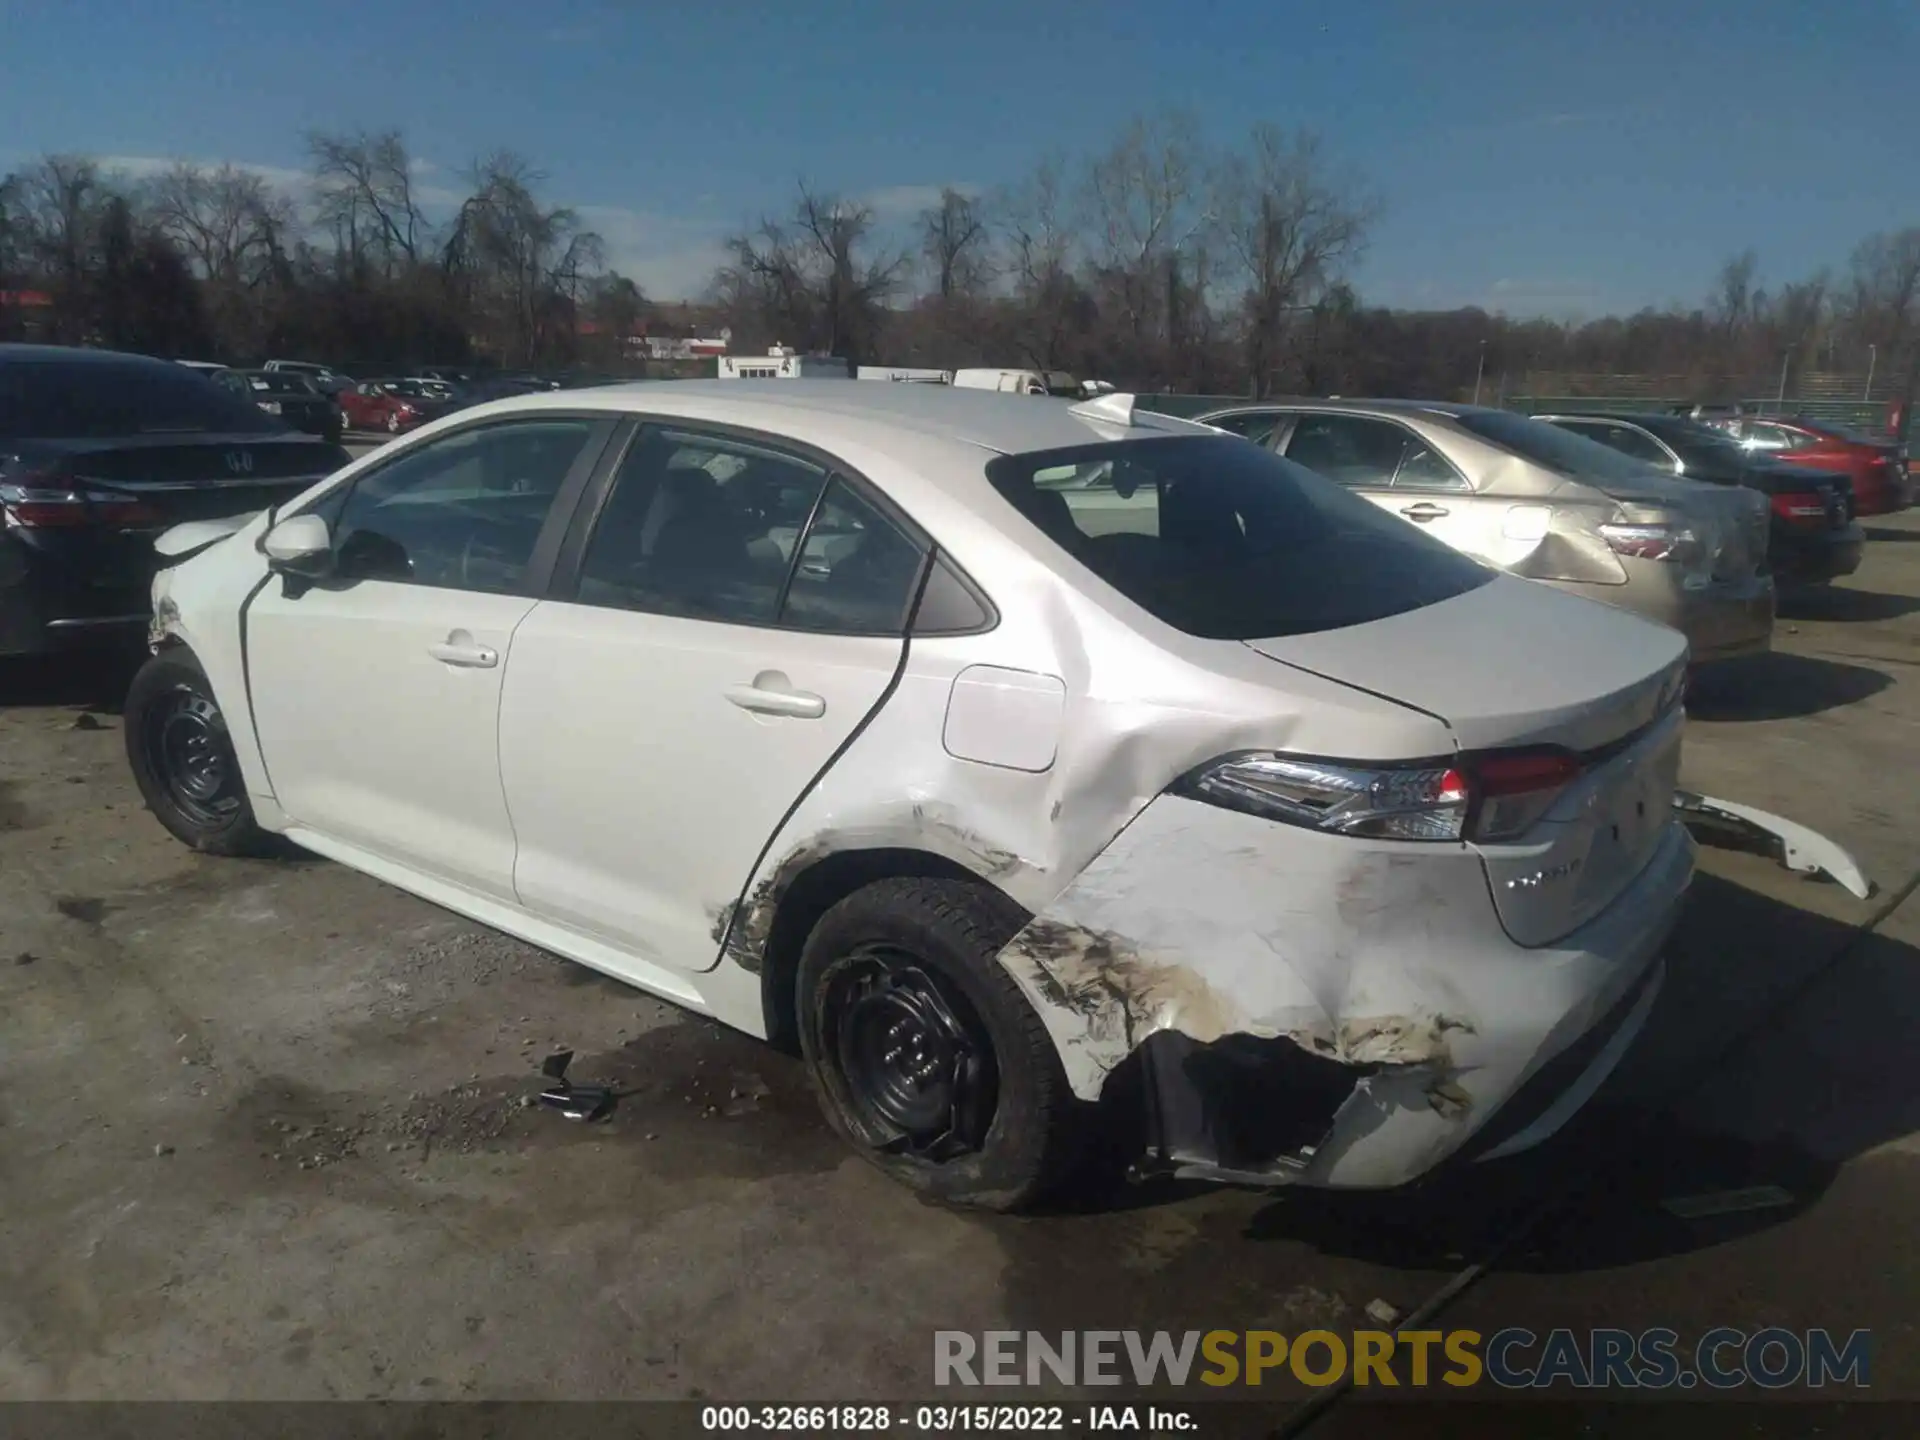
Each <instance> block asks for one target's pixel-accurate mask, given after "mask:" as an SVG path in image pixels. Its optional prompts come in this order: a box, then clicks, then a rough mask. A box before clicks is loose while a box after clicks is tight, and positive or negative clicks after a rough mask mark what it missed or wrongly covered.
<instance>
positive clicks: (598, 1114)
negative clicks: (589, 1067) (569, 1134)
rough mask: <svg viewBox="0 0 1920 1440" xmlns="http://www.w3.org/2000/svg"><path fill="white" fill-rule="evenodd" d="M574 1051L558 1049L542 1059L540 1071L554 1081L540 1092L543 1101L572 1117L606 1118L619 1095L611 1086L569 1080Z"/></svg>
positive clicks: (576, 1118)
mask: <svg viewBox="0 0 1920 1440" xmlns="http://www.w3.org/2000/svg"><path fill="white" fill-rule="evenodd" d="M571 1064H573V1051H571V1050H556V1051H554V1052H553V1054H551V1055H549V1056H547V1058H546V1059H545V1060H543V1061H541V1062H540V1073H541V1074H542V1075H544V1076H546V1077H547V1079H548V1080H550V1081H552V1082H553V1083H552V1084H550V1085H548V1086H547V1088H546V1089H545V1090H543V1091H541V1092H540V1103H541V1104H542V1105H545V1106H546V1107H547V1108H548V1109H549V1110H558V1111H559V1112H560V1113H561V1114H562V1115H564V1116H566V1117H567V1119H569V1120H587V1121H592V1120H604V1119H606V1118H607V1116H609V1115H611V1114H612V1113H613V1107H614V1102H615V1100H616V1099H617V1098H618V1097H617V1096H616V1095H615V1093H614V1089H613V1087H612V1086H611V1085H575V1084H574V1083H573V1082H572V1081H570V1080H569V1079H567V1067H568V1066H569V1065H571Z"/></svg>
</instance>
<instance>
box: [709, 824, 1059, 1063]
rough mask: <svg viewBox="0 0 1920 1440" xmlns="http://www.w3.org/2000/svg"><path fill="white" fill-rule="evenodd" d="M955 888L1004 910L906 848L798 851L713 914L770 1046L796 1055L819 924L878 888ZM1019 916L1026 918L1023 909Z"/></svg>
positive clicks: (962, 869)
mask: <svg viewBox="0 0 1920 1440" xmlns="http://www.w3.org/2000/svg"><path fill="white" fill-rule="evenodd" d="M893 879H925V880H960V881H967V882H971V883H973V884H977V885H981V886H985V887H988V888H990V889H992V890H994V891H995V892H996V893H997V894H999V895H1000V896H1001V897H1002V898H1003V899H1005V900H1006V901H1007V903H1008V904H1009V905H1012V904H1014V903H1015V902H1014V901H1012V900H1011V899H1010V898H1009V897H1007V896H1006V892H1005V891H1004V890H1002V889H1001V888H1000V887H999V886H997V885H995V884H994V882H993V881H992V880H991V879H990V878H988V877H987V876H984V875H981V874H980V873H979V872H977V871H974V870H970V869H968V868H967V867H966V866H965V865H962V864H961V863H960V862H959V861H957V860H954V859H952V858H950V857H949V856H946V855H939V854H936V853H934V852H933V851H930V850H916V849H914V848H912V847H910V846H877V847H868V848H859V849H846V850H822V849H821V848H819V847H817V846H802V847H800V848H799V849H797V850H795V851H794V852H793V853H792V854H791V855H789V856H788V857H787V858H786V859H785V860H783V861H782V862H781V863H780V864H779V865H778V866H776V867H775V868H774V870H773V872H772V873H771V874H770V875H768V876H767V877H766V878H765V879H763V880H761V881H760V882H759V883H758V884H756V885H755V886H754V887H753V888H752V890H751V891H750V892H749V893H748V895H747V896H746V898H745V899H744V900H742V901H738V902H729V903H727V904H724V905H718V906H715V907H713V915H714V929H713V935H714V940H715V942H716V943H717V944H718V945H719V946H720V950H721V958H722V960H723V962H724V961H731V962H732V963H733V964H735V965H738V966H739V967H740V968H741V969H743V970H747V971H749V972H752V973H754V974H757V975H758V976H759V977H760V1003H761V1008H762V1012H763V1014H764V1018H765V1023H766V1033H767V1039H768V1041H769V1042H770V1043H771V1044H774V1045H776V1046H778V1047H779V1048H780V1049H782V1050H785V1051H788V1052H789V1053H795V1054H797V1053H798V1050H799V1043H800V1032H799V1024H798V1013H797V1004H798V997H797V995H796V992H795V979H796V977H797V975H798V973H799V968H800V954H801V951H802V950H804V949H805V947H806V943H807V937H808V936H809V935H811V934H812V933H813V929H814V926H815V925H817V924H818V923H819V922H820V918H821V917H822V916H823V915H825V914H826V913H827V911H829V910H831V909H832V908H833V907H834V906H835V905H837V904H838V903H839V902H840V901H842V900H844V899H846V898H847V896H849V895H851V894H853V893H854V892H855V891H857V890H860V889H862V888H864V887H865V886H868V885H871V884H873V883H874V882H875V881H877V880H893ZM1020 913H1021V914H1022V915H1025V914H1026V913H1027V912H1026V911H1025V909H1024V908H1021V911H1020Z"/></svg>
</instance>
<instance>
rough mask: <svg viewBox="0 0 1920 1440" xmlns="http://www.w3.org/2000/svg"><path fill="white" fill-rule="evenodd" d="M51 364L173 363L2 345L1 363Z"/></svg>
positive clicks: (77, 349)
mask: <svg viewBox="0 0 1920 1440" xmlns="http://www.w3.org/2000/svg"><path fill="white" fill-rule="evenodd" d="M4 361H13V362H16V363H25V364H48V363H52V362H56V361H65V362H67V363H68V364H73V365H109V364H117V365H129V364H132V365H168V366H171V365H172V364H173V362H172V361H171V360H156V359H155V358H154V357H153V356H151V355H135V354H133V353H132V352H130V351H126V350H91V349H86V348H84V347H82V346H79V345H22V344H17V343H12V342H9V343H7V344H0V362H4Z"/></svg>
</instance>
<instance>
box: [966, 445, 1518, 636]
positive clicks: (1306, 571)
mask: <svg viewBox="0 0 1920 1440" xmlns="http://www.w3.org/2000/svg"><path fill="white" fill-rule="evenodd" d="M1343 418H1344V417H1343ZM1063 473H1064V474H1072V475H1079V476H1087V475H1099V476H1100V477H1101V479H1100V481H1099V483H1094V484H1082V485H1066V486H1063V485H1059V484H1051V485H1050V484H1044V483H1041V477H1042V476H1055V475H1060V474H1063ZM987 477H988V479H989V480H991V481H992V483H993V486H994V488H995V489H996V490H997V491H998V492H999V493H1000V495H1001V496H1002V497H1003V498H1005V499H1006V500H1007V501H1008V503H1009V504H1011V505H1012V506H1013V507H1014V509H1016V510H1018V511H1019V512H1020V513H1021V514H1022V515H1024V516H1026V517H1027V519H1028V520H1029V521H1030V522H1032V524H1033V525H1034V526H1035V527H1036V528H1037V529H1039V530H1040V531H1042V532H1043V533H1044V534H1046V535H1047V536H1048V537H1049V538H1050V539H1051V540H1053V541H1054V543H1055V544H1057V545H1058V546H1059V547H1060V548H1061V549H1063V550H1065V551H1066V552H1067V553H1068V554H1069V555H1071V556H1073V557H1074V558H1075V559H1076V560H1078V561H1079V562H1080V563H1081V564H1082V565H1084V566H1085V567H1086V568H1087V569H1089V570H1091V571H1092V572H1093V573H1094V574H1095V575H1097V576H1098V577H1100V579H1102V580H1104V581H1105V582H1106V583H1107V584H1109V585H1111V586H1112V587H1113V588H1114V589H1116V590H1118V591H1119V592H1120V593H1121V594H1122V595H1124V596H1126V597H1127V598H1128V599H1129V600H1131V601H1133V602H1134V603H1135V604H1137V605H1139V606H1140V607H1141V608H1142V609H1144V610H1146V611H1147V612H1148V613H1150V614H1152V615H1154V616H1155V617H1157V618H1158V619H1160V620H1162V621H1164V622H1165V623H1167V624H1169V625H1172V626H1173V627H1175V628H1176V629H1179V630H1182V631H1185V632H1186V633H1187V634H1189V635H1197V636H1202V637H1205V638H1209V639H1220V640H1257V639H1268V638H1274V637H1278V636H1283V635H1304V634H1311V633H1314V632H1317V631H1322V630H1335V629H1339V628H1341V627H1343V626H1348V625H1362V624H1366V623H1368V622H1369V621H1373V620H1380V619H1384V618H1386V617H1388V616H1391V615H1398V614H1401V613H1403V612H1405V611H1408V610H1417V609H1420V608H1421V607H1423V606H1427V605H1434V604H1438V603H1439V602H1440V601H1443V600H1449V599H1451V598H1453V597H1454V596H1456V595H1460V594H1464V593H1465V592H1466V591H1469V590H1473V589H1476V588H1478V587H1479V586H1481V585H1484V584H1486V583H1487V582H1488V581H1489V580H1491V579H1492V578H1493V576H1494V574H1495V572H1494V571H1493V570H1491V569H1489V568H1487V567H1485V566H1482V565H1480V564H1479V563H1477V562H1476V561H1473V560H1471V559H1469V558H1468V557H1467V556H1465V555H1462V554H1460V553H1459V552H1458V551H1456V550H1454V549H1452V548H1450V547H1449V546H1447V545H1445V544H1444V543H1442V542H1441V541H1439V540H1436V539H1434V538H1432V537H1431V536H1428V535H1426V534H1423V533H1422V532H1421V531H1420V530H1418V529H1416V528H1415V527H1414V526H1411V525H1409V524H1407V523H1406V522H1405V521H1403V520H1400V519H1398V518H1396V517H1394V516H1392V515H1388V514H1386V513H1385V512H1383V511H1381V510H1380V509H1378V508H1377V507H1375V506H1374V505H1371V504H1369V503H1368V502H1367V501H1365V500H1363V499H1361V498H1359V497H1358V496H1355V495H1350V494H1348V493H1347V492H1346V491H1344V490H1343V489H1341V487H1340V486H1338V485H1336V484H1334V483H1332V482H1330V481H1328V480H1327V479H1325V478H1323V477H1322V476H1319V475H1316V474H1314V473H1313V472H1311V471H1309V470H1306V469H1304V468H1303V467H1301V466H1300V465H1297V464H1294V463H1292V462H1290V461H1288V460H1283V459H1281V458H1280V457H1279V456H1277V455H1275V454H1273V453H1272V452H1270V451H1264V450H1259V449H1256V448H1255V447H1253V446H1251V445H1246V444H1243V443H1241V442H1240V441H1239V440H1237V439H1234V438H1231V437H1228V436H1224V435H1222V436H1178V437H1166V438H1153V439H1146V440H1128V441H1120V442H1117V443H1108V444H1104V445H1089V446H1082V447H1076V448H1074V449H1072V450H1066V451H1057V450H1056V451H1047V452H1043V453H1039V454H1028V455H1007V456H1002V457H1000V458H999V459H996V460H993V461H991V462H990V463H989V464H988V465H987Z"/></svg>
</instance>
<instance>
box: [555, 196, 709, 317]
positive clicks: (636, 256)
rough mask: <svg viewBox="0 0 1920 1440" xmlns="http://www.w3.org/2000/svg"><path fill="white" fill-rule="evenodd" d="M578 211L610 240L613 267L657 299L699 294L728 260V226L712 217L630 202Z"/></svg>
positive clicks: (609, 260) (608, 250)
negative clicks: (672, 212) (629, 204)
mask: <svg viewBox="0 0 1920 1440" xmlns="http://www.w3.org/2000/svg"><path fill="white" fill-rule="evenodd" d="M574 210H575V212H576V213H577V214H578V215H579V216H580V220H581V223H582V224H584V225H586V226H587V227H588V228H589V229H591V230H592V231H594V233H595V234H597V235H599V237H600V239H601V240H602V241H603V242H604V244H605V246H606V258H607V267H608V268H609V269H612V270H618V271H619V272H620V273H621V274H622V275H625V276H627V277H628V278H630V279H631V280H633V282H634V283H635V284H637V285H638V286H639V287H640V288H641V289H642V290H643V291H645V292H646V293H647V294H648V295H650V296H652V297H653V298H655V299H657V300H686V299H691V298H693V297H694V296H696V295H698V294H699V293H700V292H701V291H703V290H705V289H706V287H707V282H708V281H709V280H711V279H712V278H713V272H714V271H715V270H718V269H719V268H720V267H721V266H722V265H724V264H726V262H727V247H726V227H725V226H723V225H720V224H718V223H716V222H714V221H712V220H709V219H704V218H701V217H698V216H692V215H665V214H661V213H659V212H657V211H651V210H635V209H631V208H629V207H627V206H624V205H576V206H575V207H574Z"/></svg>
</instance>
